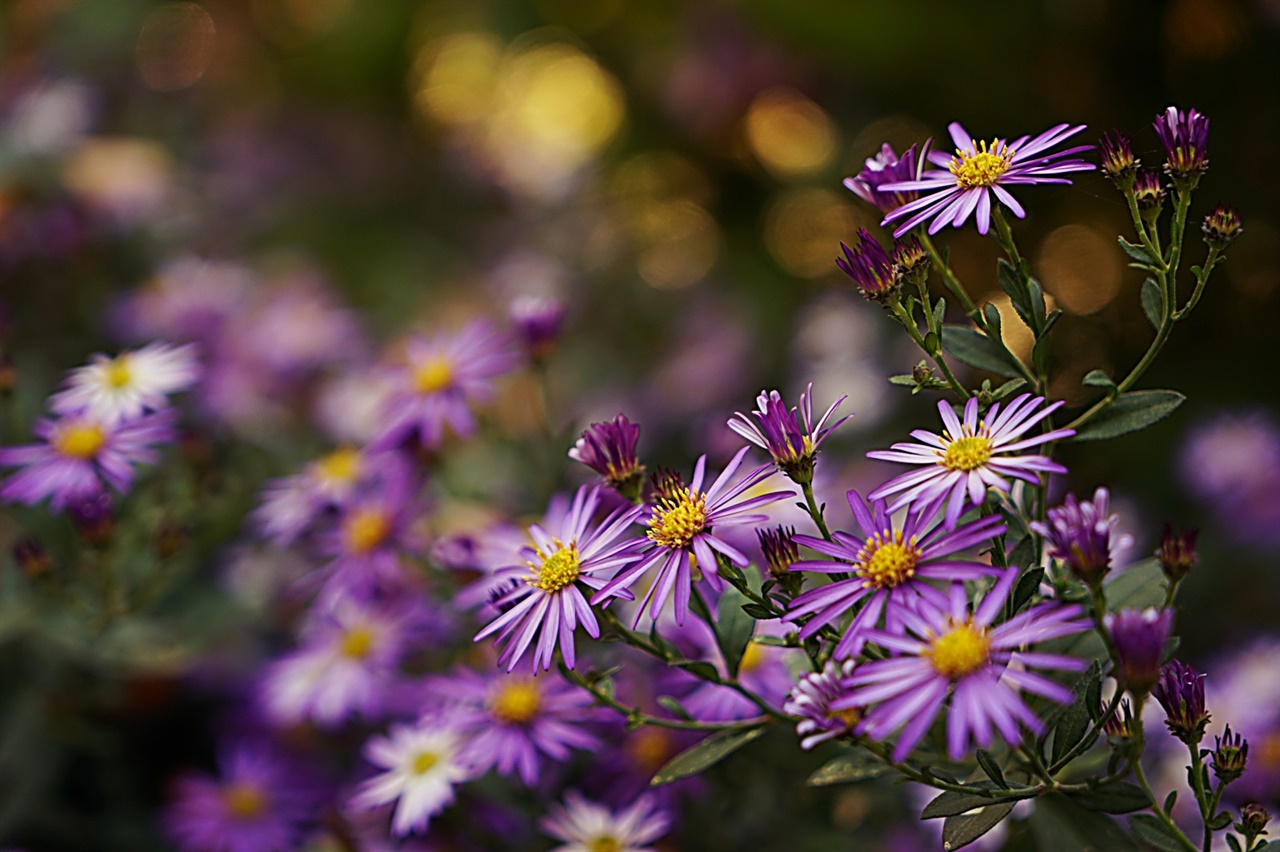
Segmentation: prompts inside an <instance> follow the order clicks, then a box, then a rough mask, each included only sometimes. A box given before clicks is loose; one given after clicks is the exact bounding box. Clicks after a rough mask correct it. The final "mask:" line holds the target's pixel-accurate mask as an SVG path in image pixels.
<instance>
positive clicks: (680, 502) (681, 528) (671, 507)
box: [648, 490, 707, 550]
mask: <svg viewBox="0 0 1280 852" xmlns="http://www.w3.org/2000/svg"><path fill="white" fill-rule="evenodd" d="M706 528H707V498H706V495H704V494H700V493H694V492H691V491H687V490H682V491H679V492H677V493H675V494H674V495H672V496H670V497H664V498H662V499H661V500H659V501H658V506H657V508H655V509H654V510H653V517H652V518H651V519H650V520H649V532H648V535H649V538H650V540H652V541H654V542H657V543H658V544H660V545H662V546H663V547H669V548H671V549H672V550H675V549H677V548H681V547H688V546H689V545H690V544H691V543H692V542H693V537H694V536H696V535H697V534H698V533H700V532H702V531H703V530H705V529H706Z"/></svg>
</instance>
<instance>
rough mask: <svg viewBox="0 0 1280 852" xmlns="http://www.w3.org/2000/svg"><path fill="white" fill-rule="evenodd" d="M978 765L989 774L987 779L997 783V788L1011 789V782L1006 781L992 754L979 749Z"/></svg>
mask: <svg viewBox="0 0 1280 852" xmlns="http://www.w3.org/2000/svg"><path fill="white" fill-rule="evenodd" d="M978 765H979V766H981V767H982V771H983V772H985V773H987V777H988V778H990V779H991V780H992V781H994V782H996V785H997V786H1000V787H1004V788H1005V789H1006V790H1007V789H1008V788H1009V782H1007V781H1005V780H1004V773H1003V772H1002V771H1001V770H1000V766H999V764H997V763H996V762H995V760H994V759H993V758H992V757H991V753H990V752H989V751H987V750H986V749H982V748H980V749H978Z"/></svg>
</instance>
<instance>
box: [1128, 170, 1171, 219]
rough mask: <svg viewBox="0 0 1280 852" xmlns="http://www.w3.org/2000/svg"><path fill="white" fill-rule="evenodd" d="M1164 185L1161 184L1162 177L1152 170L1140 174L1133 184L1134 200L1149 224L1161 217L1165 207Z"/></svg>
mask: <svg viewBox="0 0 1280 852" xmlns="http://www.w3.org/2000/svg"><path fill="white" fill-rule="evenodd" d="M1164 197H1165V192H1164V184H1162V183H1160V175H1159V174H1157V173H1156V172H1155V171H1152V170H1144V171H1142V172H1139V173H1138V176H1137V177H1136V178H1135V179H1134V183H1133V198H1134V201H1135V202H1137V204H1138V211H1139V212H1140V213H1141V214H1142V217H1143V218H1144V219H1146V220H1147V222H1148V223H1150V222H1153V221H1155V220H1156V219H1157V218H1159V216H1160V210H1161V208H1162V207H1164Z"/></svg>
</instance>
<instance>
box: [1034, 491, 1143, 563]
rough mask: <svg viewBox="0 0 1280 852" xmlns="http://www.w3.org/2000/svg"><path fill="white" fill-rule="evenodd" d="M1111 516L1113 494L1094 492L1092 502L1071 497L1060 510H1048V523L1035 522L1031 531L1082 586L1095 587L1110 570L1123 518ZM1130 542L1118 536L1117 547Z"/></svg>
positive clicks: (1068, 496) (1074, 496) (1129, 539)
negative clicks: (1113, 536) (1115, 533)
mask: <svg viewBox="0 0 1280 852" xmlns="http://www.w3.org/2000/svg"><path fill="white" fill-rule="evenodd" d="M1110 512H1111V494H1110V492H1108V491H1107V489H1105V488H1099V489H1097V491H1095V492H1094V494H1093V502H1089V501H1088V500H1076V495H1074V494H1068V495H1067V499H1066V500H1065V501H1063V504H1062V505H1061V506H1058V507H1057V508H1055V509H1050V510H1049V512H1048V520H1047V521H1033V522H1032V524H1031V529H1032V530H1034V531H1035V532H1037V533H1039V534H1040V535H1042V536H1044V537H1045V540H1046V542H1047V543H1048V545H1049V555H1050V556H1052V557H1053V558H1054V559H1058V560H1061V561H1062V563H1063V564H1064V565H1065V566H1066V567H1067V570H1069V571H1070V572H1071V573H1072V574H1074V575H1075V577H1076V578H1077V579H1078V580H1080V582H1082V583H1084V584H1085V585H1087V586H1090V587H1094V586H1097V585H1098V584H1100V583H1101V582H1102V578H1103V577H1105V576H1106V574H1107V572H1108V571H1110V570H1111V548H1112V541H1111V533H1112V530H1113V528H1114V527H1115V526H1116V524H1118V523H1119V522H1120V517H1119V515H1113V514H1111V513H1110ZM1126 539H1128V541H1126ZM1131 541H1132V539H1131V538H1129V537H1128V536H1118V537H1117V539H1116V542H1115V543H1116V544H1117V545H1120V546H1124V545H1126V544H1127V543H1128V542H1131Z"/></svg>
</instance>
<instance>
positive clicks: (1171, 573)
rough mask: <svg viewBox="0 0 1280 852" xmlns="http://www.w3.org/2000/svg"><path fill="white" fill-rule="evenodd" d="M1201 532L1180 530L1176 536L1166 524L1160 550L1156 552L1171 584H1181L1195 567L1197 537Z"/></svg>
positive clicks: (1161, 567) (1161, 536)
mask: <svg viewBox="0 0 1280 852" xmlns="http://www.w3.org/2000/svg"><path fill="white" fill-rule="evenodd" d="M1199 534H1200V531H1199V530H1196V529H1187V530H1180V531H1179V532H1178V533H1177V534H1176V535H1175V534H1174V532H1173V529H1172V528H1171V527H1170V526H1169V525H1168V524H1167V523H1166V524H1165V525H1164V530H1163V532H1162V533H1161V535H1160V549H1159V550H1157V551H1156V559H1158V560H1159V561H1160V570H1161V571H1163V572H1164V575H1165V576H1166V577H1168V578H1169V580H1170V581H1171V582H1174V583H1178V582H1181V581H1182V579H1183V578H1184V577H1186V576H1187V575H1188V574H1190V573H1191V569H1192V568H1194V567H1195V564H1196V560H1197V558H1198V557H1197V556H1196V536H1198V535H1199Z"/></svg>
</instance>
